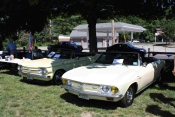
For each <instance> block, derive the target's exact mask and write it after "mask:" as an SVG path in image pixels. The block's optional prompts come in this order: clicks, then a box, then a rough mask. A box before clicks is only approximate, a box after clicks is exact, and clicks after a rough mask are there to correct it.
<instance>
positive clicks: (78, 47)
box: [47, 41, 83, 53]
mask: <svg viewBox="0 0 175 117" xmlns="http://www.w3.org/2000/svg"><path fill="white" fill-rule="evenodd" d="M47 48H48V49H49V50H50V51H57V50H58V49H59V48H67V49H73V50H74V51H75V52H76V53H78V52H82V50H83V47H82V46H81V45H77V44H76V43H74V42H70V41H63V42H58V44H57V45H48V47H47Z"/></svg>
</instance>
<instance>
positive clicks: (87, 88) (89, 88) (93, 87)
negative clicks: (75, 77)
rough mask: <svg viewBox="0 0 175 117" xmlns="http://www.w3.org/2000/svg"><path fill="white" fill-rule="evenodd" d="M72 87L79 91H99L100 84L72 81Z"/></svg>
mask: <svg viewBox="0 0 175 117" xmlns="http://www.w3.org/2000/svg"><path fill="white" fill-rule="evenodd" d="M72 88H73V89H76V90H80V91H87V92H94V93H101V92H100V86H99V85H95V84H86V83H81V82H75V81H72Z"/></svg>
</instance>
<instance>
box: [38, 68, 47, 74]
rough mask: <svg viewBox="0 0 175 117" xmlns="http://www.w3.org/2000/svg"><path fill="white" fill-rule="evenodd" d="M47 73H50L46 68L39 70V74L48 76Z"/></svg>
mask: <svg viewBox="0 0 175 117" xmlns="http://www.w3.org/2000/svg"><path fill="white" fill-rule="evenodd" d="M47 72H48V71H47V69H46V68H40V69H38V73H39V74H42V75H46V74H47Z"/></svg>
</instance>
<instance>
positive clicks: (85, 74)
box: [62, 65, 133, 85]
mask: <svg viewBox="0 0 175 117" xmlns="http://www.w3.org/2000/svg"><path fill="white" fill-rule="evenodd" d="M132 72H133V69H131V68H129V67H127V66H123V65H118V66H117V65H89V66H84V67H79V68H75V69H73V70H70V71H68V72H66V73H65V74H64V75H63V76H62V78H66V79H70V80H74V81H78V82H84V83H90V84H108V85H110V84H112V82H114V81H115V82H116V80H120V79H121V77H124V76H126V75H129V74H130V73H132Z"/></svg>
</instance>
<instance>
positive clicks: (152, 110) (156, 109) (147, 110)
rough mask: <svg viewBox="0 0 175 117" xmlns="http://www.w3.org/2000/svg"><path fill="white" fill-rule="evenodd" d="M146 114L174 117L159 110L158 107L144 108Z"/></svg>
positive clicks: (149, 106) (174, 116) (167, 112)
mask: <svg viewBox="0 0 175 117" xmlns="http://www.w3.org/2000/svg"><path fill="white" fill-rule="evenodd" d="M146 112H148V113H151V114H154V115H155V116H160V117H175V115H174V114H172V113H170V112H169V111H165V110H161V107H159V106H158V105H148V106H147V108H146Z"/></svg>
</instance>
